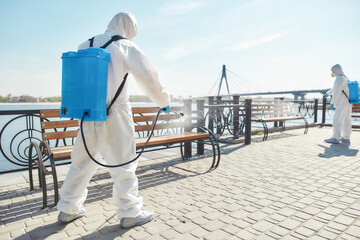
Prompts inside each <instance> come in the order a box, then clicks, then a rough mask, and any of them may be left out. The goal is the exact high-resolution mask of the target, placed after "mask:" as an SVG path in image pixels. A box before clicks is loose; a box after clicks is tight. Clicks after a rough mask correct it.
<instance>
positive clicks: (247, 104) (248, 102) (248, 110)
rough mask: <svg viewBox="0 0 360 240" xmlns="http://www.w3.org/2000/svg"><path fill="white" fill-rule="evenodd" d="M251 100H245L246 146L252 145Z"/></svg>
mask: <svg viewBox="0 0 360 240" xmlns="http://www.w3.org/2000/svg"><path fill="white" fill-rule="evenodd" d="M251 101H252V100H251V99H245V144H247V145H249V144H250V143H251Z"/></svg>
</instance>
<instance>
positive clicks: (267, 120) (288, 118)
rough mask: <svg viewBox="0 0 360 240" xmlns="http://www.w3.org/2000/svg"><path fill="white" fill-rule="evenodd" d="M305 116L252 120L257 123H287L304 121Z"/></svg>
mask: <svg viewBox="0 0 360 240" xmlns="http://www.w3.org/2000/svg"><path fill="white" fill-rule="evenodd" d="M303 118H304V116H293V117H278V118H262V119H251V120H252V121H255V122H261V120H262V121H264V122H277V121H287V120H296V119H303Z"/></svg>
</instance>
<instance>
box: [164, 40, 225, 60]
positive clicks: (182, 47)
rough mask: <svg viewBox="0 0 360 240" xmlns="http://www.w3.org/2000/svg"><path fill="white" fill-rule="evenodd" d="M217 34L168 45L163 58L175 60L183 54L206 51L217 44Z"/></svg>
mask: <svg viewBox="0 0 360 240" xmlns="http://www.w3.org/2000/svg"><path fill="white" fill-rule="evenodd" d="M217 38H218V37H217V36H216V37H213V38H210V37H207V38H204V39H193V41H192V42H189V43H181V44H178V45H175V46H172V47H170V48H169V49H167V50H165V52H166V53H165V54H164V59H165V60H170V61H171V60H176V59H179V58H182V57H185V56H189V55H192V54H195V53H198V52H202V51H206V50H208V49H210V48H211V47H214V46H217V45H218V41H217Z"/></svg>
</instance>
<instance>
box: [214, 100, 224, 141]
mask: <svg viewBox="0 0 360 240" xmlns="http://www.w3.org/2000/svg"><path fill="white" fill-rule="evenodd" d="M221 104H222V97H221V96H217V97H216V105H221ZM221 111H222V108H221V107H216V122H217V125H216V134H218V135H221V130H222V127H223V126H222V125H221ZM224 121H225V119H224Z"/></svg>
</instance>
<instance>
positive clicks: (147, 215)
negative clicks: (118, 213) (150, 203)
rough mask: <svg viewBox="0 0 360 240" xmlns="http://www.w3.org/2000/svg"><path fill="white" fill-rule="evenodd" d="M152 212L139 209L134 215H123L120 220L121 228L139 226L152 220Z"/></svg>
mask: <svg viewBox="0 0 360 240" xmlns="http://www.w3.org/2000/svg"><path fill="white" fill-rule="evenodd" d="M154 218H155V217H154V213H153V212H150V211H140V213H139V214H138V215H137V216H136V217H124V218H122V219H121V220H120V226H121V227H122V228H132V227H135V226H140V225H143V224H145V223H148V222H151V221H152V220H154Z"/></svg>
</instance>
